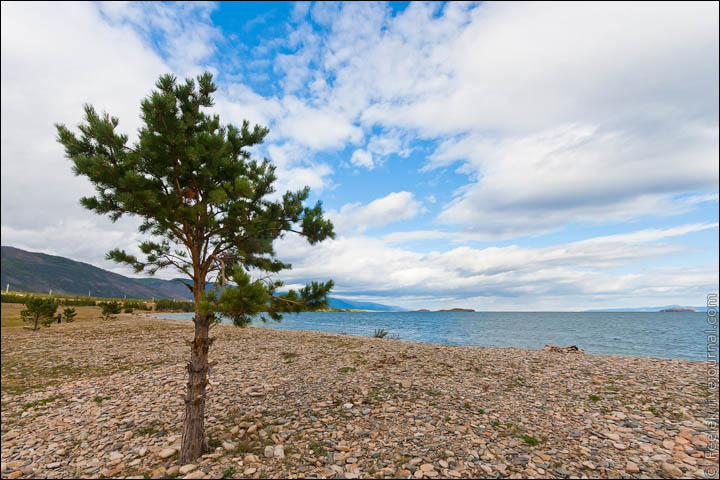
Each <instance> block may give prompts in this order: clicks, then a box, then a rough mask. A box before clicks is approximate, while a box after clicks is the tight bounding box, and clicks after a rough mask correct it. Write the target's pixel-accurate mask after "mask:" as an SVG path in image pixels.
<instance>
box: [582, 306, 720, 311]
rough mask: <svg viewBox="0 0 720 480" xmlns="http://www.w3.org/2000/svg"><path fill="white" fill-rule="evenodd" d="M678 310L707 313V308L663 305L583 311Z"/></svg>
mask: <svg viewBox="0 0 720 480" xmlns="http://www.w3.org/2000/svg"><path fill="white" fill-rule="evenodd" d="M678 308H688V309H693V310H697V311H698V312H707V307H687V306H683V305H665V306H664V307H637V308H606V309H595V310H585V311H586V312H659V311H660V310H670V309H678Z"/></svg>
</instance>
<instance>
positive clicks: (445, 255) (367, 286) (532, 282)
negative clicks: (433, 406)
mask: <svg viewBox="0 0 720 480" xmlns="http://www.w3.org/2000/svg"><path fill="white" fill-rule="evenodd" d="M709 229H717V223H711V224H691V225H683V226H680V227H675V228H669V229H649V230H642V231H637V232H632V233H630V234H623V235H611V236H606V237H596V238H591V239H587V240H584V241H578V242H572V243H565V244H558V245H554V246H550V247H543V248H530V247H519V246H515V245H511V246H507V247H501V248H498V247H487V248H482V249H476V248H470V247H466V246H461V247H457V248H453V249H451V250H448V251H444V252H443V251H432V252H429V253H426V254H421V253H417V252H413V251H410V250H406V249H403V248H398V247H392V246H389V245H388V244H387V243H385V242H384V241H381V240H378V239H374V238H369V237H366V236H342V235H341V236H340V237H338V238H337V239H336V240H334V241H327V242H323V243H321V244H319V245H315V246H309V245H307V244H305V243H304V242H303V240H302V239H300V238H294V237H288V238H286V239H285V240H283V241H282V242H281V243H280V244H279V245H278V252H279V253H280V254H281V255H282V256H283V258H287V259H288V260H289V261H291V262H292V263H293V269H292V271H289V272H287V273H284V274H283V278H284V279H285V280H287V281H289V282H292V283H302V282H305V281H309V280H318V279H323V278H332V279H333V280H335V282H336V284H337V288H336V290H335V291H336V293H338V294H345V295H368V296H372V297H375V298H376V299H377V298H390V297H392V298H395V299H396V301H395V303H394V304H400V305H401V306H406V307H411V308H415V307H417V308H419V307H420V306H428V305H449V304H450V303H452V302H455V303H458V302H461V303H462V306H469V307H471V308H479V309H491V310H495V309H511V310H523V309H524V310H528V309H529V310H532V309H534V308H543V309H547V308H553V307H552V306H553V305H554V308H561V309H577V308H590V307H592V306H595V305H598V304H600V305H601V306H606V307H607V306H614V305H621V306H644V305H653V304H659V305H662V304H666V303H668V302H667V299H668V298H673V299H676V300H677V301H678V302H685V303H689V304H693V303H698V302H701V301H702V299H703V298H704V297H703V295H704V294H705V293H706V292H709V291H713V290H714V289H716V288H717V287H716V286H717V282H718V274H717V264H713V265H706V266H702V267H683V268H679V267H662V268H660V267H655V268H644V269H638V270H637V272H635V273H627V272H626V269H627V268H631V267H632V266H633V265H634V264H635V263H636V262H638V261H642V260H643V259H650V258H658V257H660V258H662V257H667V256H669V255H674V254H677V253H682V252H684V251H687V248H688V247H686V246H684V245H682V244H676V243H672V244H670V243H666V242H662V240H665V239H668V238H671V237H678V236H682V235H685V234H687V233H690V232H696V231H702V230H709ZM426 233H427V232H423V237H424V236H426ZM412 297H418V298H420V299H412ZM518 297H522V300H521V301H519V300H517V299H518ZM403 298H406V301H404V300H402V299H403ZM430 298H434V299H435V300H434V301H431V300H429V299H430ZM441 299H442V300H441ZM398 302H400V303H398ZM422 302H425V303H424V304H423V303H422ZM438 302H439V303H438ZM548 302H549V303H548ZM456 306H457V305H456Z"/></svg>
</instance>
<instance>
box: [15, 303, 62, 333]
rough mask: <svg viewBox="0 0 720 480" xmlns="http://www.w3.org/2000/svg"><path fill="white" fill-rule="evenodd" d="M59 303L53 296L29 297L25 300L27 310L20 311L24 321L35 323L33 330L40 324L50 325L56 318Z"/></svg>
mask: <svg viewBox="0 0 720 480" xmlns="http://www.w3.org/2000/svg"><path fill="white" fill-rule="evenodd" d="M57 308H58V304H57V303H56V302H55V300H53V299H52V298H38V297H29V298H28V299H27V301H26V302H25V310H23V311H22V312H20V317H22V320H23V322H27V323H30V324H32V325H33V328H32V329H33V330H37V329H38V325H42V326H43V327H49V326H50V325H52V323H53V322H54V320H55V311H56V310H57Z"/></svg>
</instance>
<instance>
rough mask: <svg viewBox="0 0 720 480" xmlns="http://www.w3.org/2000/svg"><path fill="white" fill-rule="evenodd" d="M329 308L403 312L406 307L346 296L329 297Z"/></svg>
mask: <svg viewBox="0 0 720 480" xmlns="http://www.w3.org/2000/svg"><path fill="white" fill-rule="evenodd" d="M329 300H330V307H331V308H349V309H351V310H395V311H398V312H404V311H406V309H404V308H402V307H393V306H392V305H383V304H382V303H372V302H358V301H355V300H348V299H347V298H337V297H329Z"/></svg>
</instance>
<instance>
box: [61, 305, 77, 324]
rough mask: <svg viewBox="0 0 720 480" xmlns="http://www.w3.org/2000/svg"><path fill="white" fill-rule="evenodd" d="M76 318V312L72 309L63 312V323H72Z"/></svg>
mask: <svg viewBox="0 0 720 480" xmlns="http://www.w3.org/2000/svg"><path fill="white" fill-rule="evenodd" d="M76 316H77V311H76V310H75V309H74V308H70V307H68V308H66V309H64V310H63V318H64V319H65V323H72V322H74V321H75V317H76Z"/></svg>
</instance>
